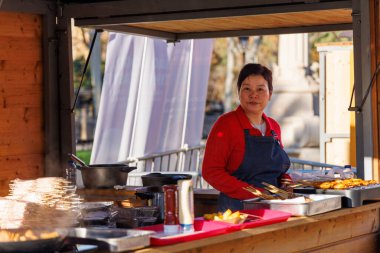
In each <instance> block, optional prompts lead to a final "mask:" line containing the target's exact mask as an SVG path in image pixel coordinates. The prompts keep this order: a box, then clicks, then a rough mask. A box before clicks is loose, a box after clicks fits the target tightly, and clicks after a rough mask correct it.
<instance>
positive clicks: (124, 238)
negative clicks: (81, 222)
mask: <svg viewBox="0 0 380 253" xmlns="http://www.w3.org/2000/svg"><path fill="white" fill-rule="evenodd" d="M152 233H153V232H152V231H142V230H135V229H109V228H107V229H104V228H73V229H71V230H70V231H69V233H68V236H67V238H66V241H68V242H69V243H73V244H89V245H97V246H98V248H99V249H100V250H105V251H108V252H122V251H127V250H135V249H140V248H144V247H146V246H149V245H150V240H149V236H150V235H151V234H152Z"/></svg>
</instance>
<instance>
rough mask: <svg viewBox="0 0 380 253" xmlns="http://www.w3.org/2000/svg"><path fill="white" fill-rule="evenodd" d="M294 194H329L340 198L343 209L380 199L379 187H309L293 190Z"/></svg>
mask: <svg viewBox="0 0 380 253" xmlns="http://www.w3.org/2000/svg"><path fill="white" fill-rule="evenodd" d="M294 192H298V193H307V194H312V193H315V194H331V195H341V196H342V206H343V207H358V206H361V205H363V202H365V201H366V200H373V199H380V185H379V184H377V185H371V186H361V187H355V188H350V189H346V190H334V189H315V188H311V187H304V188H295V189H294Z"/></svg>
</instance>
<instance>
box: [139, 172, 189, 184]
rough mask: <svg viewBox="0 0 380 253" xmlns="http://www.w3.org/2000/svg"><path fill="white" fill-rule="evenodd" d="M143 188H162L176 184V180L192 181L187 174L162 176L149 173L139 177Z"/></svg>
mask: <svg viewBox="0 0 380 253" xmlns="http://www.w3.org/2000/svg"><path fill="white" fill-rule="evenodd" d="M141 179H142V183H143V186H163V185H166V184H177V181H178V180H184V179H192V176H191V175H189V174H162V173H150V174H147V175H144V176H141Z"/></svg>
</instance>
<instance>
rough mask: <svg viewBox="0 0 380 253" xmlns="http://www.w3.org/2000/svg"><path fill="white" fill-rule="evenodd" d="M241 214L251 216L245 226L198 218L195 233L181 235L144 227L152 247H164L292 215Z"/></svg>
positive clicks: (274, 221)
mask: <svg viewBox="0 0 380 253" xmlns="http://www.w3.org/2000/svg"><path fill="white" fill-rule="evenodd" d="M241 213H246V214H249V218H248V219H247V221H246V222H244V223H243V224H231V223H227V222H222V221H206V220H204V219H203V218H196V219H195V221H194V232H187V233H180V234H165V233H164V232H163V229H164V227H163V225H162V224H159V225H154V226H147V227H142V228H140V229H143V230H152V231H155V232H156V234H153V235H152V236H151V239H150V243H151V245H154V246H163V245H169V244H175V243H180V242H188V241H192V240H197V239H202V238H208V237H210V236H216V235H221V234H225V233H229V232H234V231H238V230H241V229H245V228H254V227H259V226H264V225H270V224H274V223H278V222H283V221H286V220H287V219H288V218H289V217H290V216H291V214H290V213H285V212H280V211H275V210H242V211H241Z"/></svg>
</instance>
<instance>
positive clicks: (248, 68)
mask: <svg viewBox="0 0 380 253" xmlns="http://www.w3.org/2000/svg"><path fill="white" fill-rule="evenodd" d="M251 75H254V76H262V77H263V78H264V79H265V80H266V81H267V82H268V88H269V91H270V92H272V91H273V85H272V71H270V69H268V68H267V67H265V66H263V65H261V64H257V63H248V64H246V65H245V66H244V67H243V68H242V69H241V70H240V73H239V78H238V81H237V87H238V91H240V87H241V84H242V83H243V81H244V80H245V79H246V78H247V77H248V76H251Z"/></svg>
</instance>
